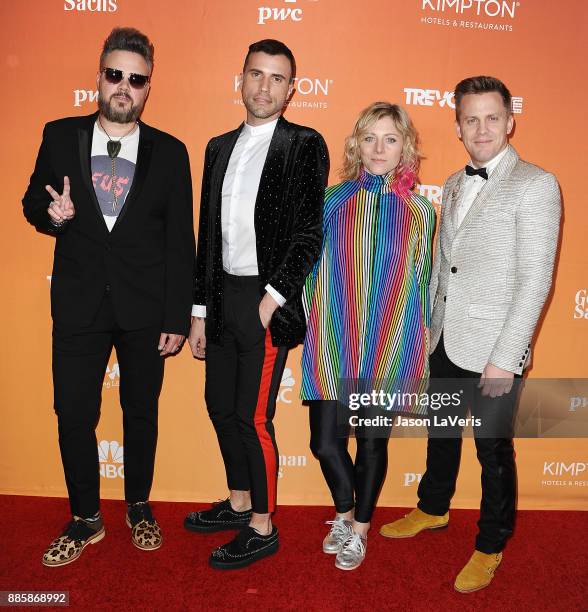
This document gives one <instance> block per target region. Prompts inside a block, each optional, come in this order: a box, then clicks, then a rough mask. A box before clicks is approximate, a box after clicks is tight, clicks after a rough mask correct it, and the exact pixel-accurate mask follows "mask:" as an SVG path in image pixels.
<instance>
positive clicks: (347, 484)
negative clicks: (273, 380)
mask: <svg viewBox="0 0 588 612" xmlns="http://www.w3.org/2000/svg"><path fill="white" fill-rule="evenodd" d="M309 405H310V449H311V450H312V452H313V453H314V454H315V455H316V456H317V458H318V460H319V462H320V465H321V470H322V472H323V475H324V477H325V480H326V481H327V485H328V487H329V489H330V491H331V495H332V496H333V501H334V503H335V509H336V510H337V512H339V513H344V512H348V511H349V510H351V509H352V508H354V507H355V520H356V521H359V522H360V523H369V522H370V520H371V518H372V514H373V511H374V507H375V505H376V500H377V498H378V495H379V493H380V489H381V488H382V484H383V482H384V477H385V476H386V468H387V465H388V436H386V437H380V438H378V437H371V436H369V435H368V434H369V432H367V431H366V432H362V431H357V430H356V436H357V437H356V443H357V454H356V456H355V464H354V463H353V460H352V459H351V456H350V454H349V452H348V451H347V441H348V436H349V427H348V426H341V425H338V424H337V402H336V401H325V400H315V401H311V402H309Z"/></svg>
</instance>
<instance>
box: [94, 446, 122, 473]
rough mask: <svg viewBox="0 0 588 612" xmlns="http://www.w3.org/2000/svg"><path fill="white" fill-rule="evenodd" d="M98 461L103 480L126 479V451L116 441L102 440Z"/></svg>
mask: <svg viewBox="0 0 588 612" xmlns="http://www.w3.org/2000/svg"><path fill="white" fill-rule="evenodd" d="M98 461H99V462H100V476H102V478H109V479H110V478H124V477H125V466H124V451H123V447H122V446H120V445H119V443H118V442H117V441H116V440H111V441H110V442H109V441H108V440H101V441H100V442H99V443H98Z"/></svg>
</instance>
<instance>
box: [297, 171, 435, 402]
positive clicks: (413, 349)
mask: <svg viewBox="0 0 588 612" xmlns="http://www.w3.org/2000/svg"><path fill="white" fill-rule="evenodd" d="M393 187H394V185H393V176H392V175H391V174H388V175H384V176H375V175H372V174H369V173H368V172H366V171H365V170H364V171H363V172H362V174H361V176H360V178H359V179H357V180H355V181H346V182H344V183H340V184H339V185H334V186H332V187H328V188H327V190H326V194H325V209H324V220H323V230H324V238H323V246H322V251H321V255H320V258H319V260H318V262H317V263H316V265H315V266H314V269H313V270H312V272H311V273H310V274H309V276H308V277H307V279H306V284H305V287H304V291H303V304H304V308H305V313H306V318H307V321H308V329H307V333H306V338H305V341H304V349H303V353H302V388H301V397H302V399H305V400H336V399H339V398H338V387H339V382H340V380H341V379H358V378H361V379H370V380H379V381H389V382H391V381H395V380H399V379H423V378H426V377H428V354H427V353H428V347H427V346H426V336H425V327H428V325H429V317H430V313H429V290H428V285H429V278H430V274H431V239H432V234H433V229H434V226H435V210H434V208H433V206H432V205H431V203H430V202H429V201H428V200H427V199H426V198H424V197H423V196H420V195H418V194H415V193H413V192H409V193H408V194H407V195H406V196H400V195H399V194H398V193H396V191H395V190H394V188H393ZM391 384H393V383H391Z"/></svg>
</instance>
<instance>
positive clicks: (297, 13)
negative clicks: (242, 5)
mask: <svg viewBox="0 0 588 612" xmlns="http://www.w3.org/2000/svg"><path fill="white" fill-rule="evenodd" d="M310 1H311V2H317V1H318V0H310ZM303 16H304V10H303V9H302V8H301V6H300V4H299V3H298V0H283V1H282V2H281V3H280V4H279V5H278V6H260V7H259V8H258V9H257V25H266V24H267V23H275V22H282V23H283V22H292V23H299V22H300V21H302V17H303Z"/></svg>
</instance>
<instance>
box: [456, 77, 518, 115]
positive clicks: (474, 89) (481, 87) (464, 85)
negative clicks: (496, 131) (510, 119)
mask: <svg viewBox="0 0 588 612" xmlns="http://www.w3.org/2000/svg"><path fill="white" fill-rule="evenodd" d="M493 91H495V92H496V93H498V94H500V97H501V98H502V102H503V103H504V108H505V109H506V112H507V114H509V115H510V114H511V112H512V111H511V95H510V91H508V87H507V86H506V85H505V84H504V83H503V82H502V81H500V80H499V79H497V78H495V77H491V76H475V77H468V78H467V79H464V80H463V81H460V82H459V83H458V84H457V85H456V86H455V117H456V119H457V120H458V121H459V107H460V104H461V99H462V98H463V97H464V96H467V95H469V94H483V93H490V92H493Z"/></svg>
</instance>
